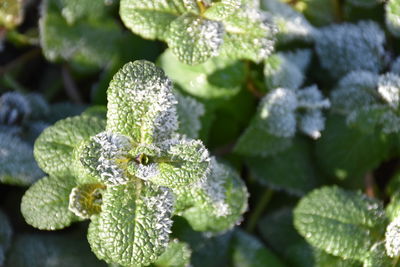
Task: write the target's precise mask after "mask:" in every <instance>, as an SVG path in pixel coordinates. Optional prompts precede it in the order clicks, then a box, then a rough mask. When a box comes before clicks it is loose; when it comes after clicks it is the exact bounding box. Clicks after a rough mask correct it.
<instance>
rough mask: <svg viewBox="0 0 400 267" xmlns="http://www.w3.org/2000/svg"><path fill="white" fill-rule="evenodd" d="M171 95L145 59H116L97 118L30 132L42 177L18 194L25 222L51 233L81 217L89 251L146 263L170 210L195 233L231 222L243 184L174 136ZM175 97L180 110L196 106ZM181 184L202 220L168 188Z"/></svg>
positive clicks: (164, 238)
mask: <svg viewBox="0 0 400 267" xmlns="http://www.w3.org/2000/svg"><path fill="white" fill-rule="evenodd" d="M181 98H183V97H178V98H177V97H176V96H175V93H174V92H173V91H172V85H171V81H170V80H169V79H168V78H167V77H166V76H165V74H164V72H163V71H162V70H161V69H159V68H158V67H156V66H155V65H154V64H152V63H150V62H147V61H136V62H133V63H132V62H131V63H128V64H126V65H125V66H124V67H123V68H122V69H121V70H120V71H118V72H117V73H116V74H115V76H114V78H113V80H112V81H111V83H110V86H109V89H108V110H107V121H104V120H103V119H101V118H100V117H98V116H97V115H95V114H94V115H93V114H91V113H90V112H85V113H84V114H83V115H81V116H76V117H72V118H67V119H64V120H61V121H59V122H57V123H56V124H55V125H54V126H51V127H49V128H47V129H46V130H45V131H44V133H43V134H42V135H41V136H40V137H39V138H38V140H37V142H36V144H35V156H36V158H37V159H38V161H39V163H40V164H39V165H40V166H42V167H43V168H44V170H45V171H46V172H48V173H49V174H50V176H49V177H46V178H44V179H41V180H39V181H38V182H37V183H36V184H35V185H33V186H32V187H31V188H30V189H29V190H28V191H27V192H26V194H25V196H24V198H23V201H22V207H21V208H22V213H23V215H24V217H25V219H26V221H27V222H28V223H29V224H31V225H33V226H35V227H38V228H40V229H49V230H54V229H61V228H63V227H66V226H68V225H70V224H71V223H72V222H74V221H76V220H78V219H90V220H91V223H90V226H89V231H88V241H89V243H90V245H91V248H92V250H93V252H94V253H95V254H96V255H97V257H98V258H100V259H103V260H105V261H106V262H108V263H117V264H120V265H124V266H133V265H134V266H136V265H148V264H150V263H153V262H155V261H156V259H157V258H158V257H159V256H160V255H161V254H162V253H163V252H164V251H165V249H166V247H167V246H168V244H169V234H170V233H171V226H172V219H171V217H172V215H173V214H174V212H175V207H177V208H179V212H180V214H182V216H187V218H192V220H189V221H190V223H191V224H193V225H194V227H197V228H198V229H200V230H213V231H222V230H225V229H227V228H230V227H232V225H233V224H234V223H235V222H237V221H238V219H239V218H240V216H241V214H242V213H243V212H244V210H245V207H246V203H247V202H246V201H247V193H246V192H247V191H246V187H245V186H244V184H243V183H242V182H241V181H240V178H239V176H238V175H237V174H235V172H233V170H230V169H229V170H226V169H224V167H219V168H218V165H216V163H215V161H212V162H210V156H209V153H208V150H207V149H206V148H205V147H204V145H203V143H202V142H201V141H200V140H193V139H190V138H189V137H187V136H184V135H180V134H179V133H178V130H179V128H178V116H177V113H178V112H177V99H179V100H180V99H181ZM185 101H187V103H186V104H187V105H189V107H185V109H186V110H188V109H189V108H191V107H195V109H197V110H195V111H196V112H197V113H201V112H202V110H201V108H202V107H201V106H199V105H197V104H196V103H194V102H193V101H190V99H186V98H185ZM194 116H198V114H195V115H194ZM195 130H196V129H195ZM196 131H197V130H196ZM66 136H68V138H66V139H65V137H66ZM61 163H62V164H61ZM55 165H57V166H56V167H55ZM210 165H212V166H211V167H210ZM221 168H222V169H221ZM221 176H222V177H221ZM188 188H193V189H196V190H197V191H196V192H197V193H196V196H198V197H197V198H196V197H194V195H193V197H194V198H196V199H197V202H196V208H198V210H195V214H196V215H197V216H203V217H204V218H205V219H204V220H202V222H204V221H206V222H207V223H206V224H205V225H201V226H199V223H201V222H200V221H196V220H195V219H193V217H192V216H193V213H191V212H192V211H194V210H193V209H192V208H194V207H193V206H192V203H193V200H194V199H192V198H191V197H190V198H188V199H184V198H182V196H181V195H178V196H174V194H173V193H172V192H179V193H180V194H181V193H182V194H183V192H187V191H188ZM175 198H177V204H175ZM53 199H57V201H53ZM183 199H184V201H183V203H182V200H183ZM214 210H215V212H217V214H215V212H214ZM199 212H200V214H199ZM45 213H49V214H51V215H55V214H59V215H58V216H50V217H49V216H45V215H44V214H45ZM176 213H177V212H176ZM214 222H215V225H214V224H213V223H214ZM210 228H211V229H210Z"/></svg>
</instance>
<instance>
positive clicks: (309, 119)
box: [299, 110, 325, 139]
mask: <svg viewBox="0 0 400 267" xmlns="http://www.w3.org/2000/svg"><path fill="white" fill-rule="evenodd" d="M299 128H300V130H301V131H302V132H303V133H305V134H306V135H308V136H310V137H311V138H313V139H318V138H320V137H321V131H323V130H324V129H325V118H324V117H323V116H322V112H321V110H312V111H307V112H306V113H305V114H303V116H302V117H301V118H300V123H299Z"/></svg>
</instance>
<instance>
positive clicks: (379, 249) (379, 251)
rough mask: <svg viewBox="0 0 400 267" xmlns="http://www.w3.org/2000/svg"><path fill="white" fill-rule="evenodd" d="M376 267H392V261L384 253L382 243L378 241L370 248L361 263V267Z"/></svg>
mask: <svg viewBox="0 0 400 267" xmlns="http://www.w3.org/2000/svg"><path fill="white" fill-rule="evenodd" d="M376 266H379V267H391V266H393V262H392V259H391V258H390V257H389V256H388V255H387V253H386V249H385V242H384V241H379V242H377V243H375V244H374V245H373V246H372V247H371V249H370V251H369V255H368V257H367V259H366V260H365V261H364V263H363V267H376Z"/></svg>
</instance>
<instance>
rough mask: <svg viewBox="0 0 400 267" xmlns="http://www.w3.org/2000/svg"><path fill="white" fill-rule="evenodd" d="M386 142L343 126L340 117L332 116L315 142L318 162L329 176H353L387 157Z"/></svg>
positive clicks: (374, 135)
mask: <svg viewBox="0 0 400 267" xmlns="http://www.w3.org/2000/svg"><path fill="white" fill-rule="evenodd" d="M388 145H389V144H388V141H387V140H386V139H385V138H384V137H383V136H381V135H377V134H370V135H366V134H362V133H361V132H360V131H358V130H357V129H351V128H349V127H348V126H346V124H345V122H344V120H343V118H342V117H338V116H331V117H329V119H328V120H327V126H326V130H325V131H324V134H323V135H322V137H321V139H319V140H318V141H317V144H316V154H317V162H318V163H319V165H320V166H321V167H322V169H323V170H324V171H325V172H326V173H328V174H329V175H331V176H336V177H338V178H339V179H347V178H352V179H355V178H357V177H359V176H362V175H364V173H365V172H367V171H368V170H372V169H373V168H375V167H376V166H377V165H378V164H379V163H380V162H381V161H382V160H383V159H385V158H386V156H387V153H388Z"/></svg>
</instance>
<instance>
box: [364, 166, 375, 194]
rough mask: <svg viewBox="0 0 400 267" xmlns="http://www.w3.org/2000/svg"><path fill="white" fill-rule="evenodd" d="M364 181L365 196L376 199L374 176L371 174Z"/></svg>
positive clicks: (366, 175)
mask: <svg viewBox="0 0 400 267" xmlns="http://www.w3.org/2000/svg"><path fill="white" fill-rule="evenodd" d="M364 181H365V194H366V195H367V196H369V197H375V191H374V186H375V181H374V176H373V175H372V173H371V172H368V173H367V174H365V177H364Z"/></svg>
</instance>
